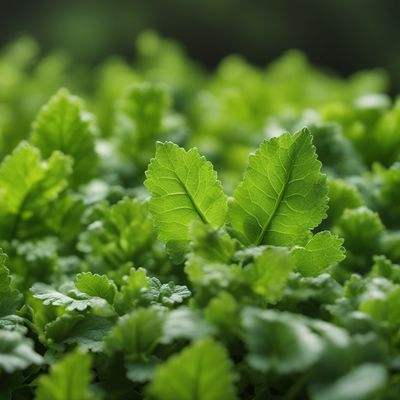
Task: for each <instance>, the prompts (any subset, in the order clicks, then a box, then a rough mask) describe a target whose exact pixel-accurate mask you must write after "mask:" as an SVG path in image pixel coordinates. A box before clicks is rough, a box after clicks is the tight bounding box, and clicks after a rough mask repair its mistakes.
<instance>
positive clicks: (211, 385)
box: [149, 339, 236, 400]
mask: <svg viewBox="0 0 400 400" xmlns="http://www.w3.org/2000/svg"><path fill="white" fill-rule="evenodd" d="M234 381H235V375H234V374H233V371H232V363H231V361H230V360H229V357H228V355H227V353H226V350H225V349H224V348H223V347H222V346H221V345H220V344H218V343H216V342H215V341H213V340H212V339H205V340H203V341H199V342H197V343H195V344H193V345H192V346H190V347H188V348H186V349H185V350H183V351H182V352H181V353H180V354H178V355H175V356H172V357H171V358H170V359H169V360H168V361H167V362H165V363H164V364H163V365H161V366H160V367H159V368H158V369H157V370H156V372H155V375H154V379H153V382H152V383H151V384H150V388H149V391H150V393H151V394H152V395H153V396H154V397H155V398H156V399H158V400H193V399H197V400H221V399H224V400H233V399H236V394H235V387H234Z"/></svg>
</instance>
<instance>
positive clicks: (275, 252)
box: [245, 247, 295, 304]
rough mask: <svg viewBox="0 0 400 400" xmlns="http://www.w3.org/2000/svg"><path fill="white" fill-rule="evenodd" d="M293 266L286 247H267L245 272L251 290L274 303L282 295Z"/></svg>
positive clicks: (291, 256) (293, 263)
mask: <svg viewBox="0 0 400 400" xmlns="http://www.w3.org/2000/svg"><path fill="white" fill-rule="evenodd" d="M294 267H295V260H294V257H293V255H292V254H291V253H290V251H289V250H288V249H287V248H285V247H267V248H266V249H265V250H264V252H263V253H262V254H261V255H260V256H259V257H257V258H256V260H255V262H254V263H253V264H250V265H249V266H248V267H247V268H246V270H245V273H246V276H247V278H248V280H249V283H250V285H251V287H252V289H253V291H254V292H255V293H257V294H259V295H261V296H262V297H263V298H265V300H266V301H267V302H269V303H272V304H274V303H276V302H277V301H279V300H280V298H281V297H282V296H283V292H284V290H285V287H286V283H287V280H288V279H289V275H290V274H291V272H292V271H293V269H294Z"/></svg>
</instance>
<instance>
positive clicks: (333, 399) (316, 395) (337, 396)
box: [312, 363, 388, 400]
mask: <svg viewBox="0 0 400 400" xmlns="http://www.w3.org/2000/svg"><path fill="white" fill-rule="evenodd" d="M387 382H388V373H387V370H386V368H385V367H384V366H383V365H380V364H372V363H371V364H361V365H360V366H358V367H356V368H354V369H353V370H351V371H350V372H349V373H348V374H347V375H345V376H342V377H341V378H339V379H337V380H336V381H335V382H333V383H330V384H324V385H320V386H316V387H314V388H312V399H313V400H370V399H375V398H376V399H379V398H381V397H380V396H379V393H380V392H381V390H382V389H383V388H384V387H385V385H386V384H387ZM377 395H378V396H377ZM376 396H377V397H376Z"/></svg>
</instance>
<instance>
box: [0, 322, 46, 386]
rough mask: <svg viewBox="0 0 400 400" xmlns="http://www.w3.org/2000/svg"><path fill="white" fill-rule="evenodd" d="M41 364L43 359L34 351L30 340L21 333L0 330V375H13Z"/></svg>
mask: <svg viewBox="0 0 400 400" xmlns="http://www.w3.org/2000/svg"><path fill="white" fill-rule="evenodd" d="M41 363H42V357H41V356H40V355H39V354H37V353H36V352H35V351H34V350H33V343H32V341H31V340H30V339H27V338H25V337H23V336H22V334H21V333H19V332H9V331H5V330H0V373H1V372H2V371H5V372H7V373H12V372H14V371H18V370H23V369H25V368H27V367H29V366H30V365H32V364H41ZM2 379H4V377H2Z"/></svg>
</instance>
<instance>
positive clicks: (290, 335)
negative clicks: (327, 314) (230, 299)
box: [242, 308, 323, 374]
mask: <svg viewBox="0 0 400 400" xmlns="http://www.w3.org/2000/svg"><path fill="white" fill-rule="evenodd" d="M242 323H243V326H244V328H245V336H244V339H245V342H246V344H247V348H248V350H249V356H248V361H249V363H250V365H251V366H252V367H253V368H255V369H257V370H259V371H262V372H267V371H275V372H277V373H280V374H287V373H292V372H299V371H304V370H305V369H306V368H308V367H310V366H311V365H313V364H314V363H315V362H316V361H317V360H318V358H319V357H320V355H321V353H322V351H323V342H322V341H321V339H320V338H319V337H318V336H317V335H316V334H315V333H313V332H312V331H311V330H310V329H309V328H308V326H307V325H306V324H305V323H304V322H303V321H302V319H301V317H299V316H297V315H295V314H290V313H285V312H279V311H273V310H260V309H256V308H247V309H245V310H244V311H243V314H242Z"/></svg>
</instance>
